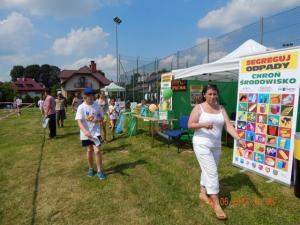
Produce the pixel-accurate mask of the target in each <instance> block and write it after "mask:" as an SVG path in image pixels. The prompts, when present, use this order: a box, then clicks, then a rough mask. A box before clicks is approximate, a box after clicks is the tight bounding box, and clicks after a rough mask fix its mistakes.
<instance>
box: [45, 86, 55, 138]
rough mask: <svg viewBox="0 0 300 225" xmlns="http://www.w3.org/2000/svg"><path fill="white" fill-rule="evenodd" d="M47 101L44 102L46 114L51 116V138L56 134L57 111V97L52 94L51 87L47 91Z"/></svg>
mask: <svg viewBox="0 0 300 225" xmlns="http://www.w3.org/2000/svg"><path fill="white" fill-rule="evenodd" d="M45 96H46V98H45V101H44V104H43V110H44V116H45V117H48V118H49V126H48V127H49V130H50V133H49V139H52V138H54V137H55V136H56V119H55V118H56V116H55V115H56V111H55V99H54V97H52V96H51V95H50V89H46V91H45Z"/></svg>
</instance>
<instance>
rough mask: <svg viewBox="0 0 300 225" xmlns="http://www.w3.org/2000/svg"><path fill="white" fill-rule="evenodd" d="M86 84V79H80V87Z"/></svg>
mask: <svg viewBox="0 0 300 225" xmlns="http://www.w3.org/2000/svg"><path fill="white" fill-rule="evenodd" d="M85 83H86V78H85V77H79V85H80V86H85Z"/></svg>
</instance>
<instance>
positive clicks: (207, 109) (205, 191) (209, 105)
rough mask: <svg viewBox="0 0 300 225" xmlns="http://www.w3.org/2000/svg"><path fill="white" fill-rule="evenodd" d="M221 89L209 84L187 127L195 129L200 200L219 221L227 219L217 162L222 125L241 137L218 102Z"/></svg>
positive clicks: (219, 153) (194, 144)
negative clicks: (221, 204)
mask: <svg viewBox="0 0 300 225" xmlns="http://www.w3.org/2000/svg"><path fill="white" fill-rule="evenodd" d="M218 94H219V91H218V88H217V86H216V85H213V84H209V85H207V86H205V87H204V88H203V91H202V98H203V99H202V100H203V102H202V103H201V104H198V105H196V106H195V107H194V109H193V110H192V112H191V115H190V118H189V122H188V127H189V128H191V129H195V133H194V137H193V147H194V151H195V154H196V157H197V160H198V162H199V164H200V167H201V171H202V173H201V177H200V195H199V198H200V199H201V200H202V201H204V202H206V203H207V204H210V205H211V206H212V207H213V210H214V212H215V214H216V217H217V218H218V219H227V217H226V214H225V213H224V211H223V209H222V208H221V206H220V203H219V197H218V193H219V178H218V169H217V165H218V161H219V158H220V155H221V135H222V129H223V126H224V127H225V129H226V131H227V132H228V133H229V134H230V135H231V136H232V137H233V138H235V139H237V140H239V136H238V134H237V132H236V130H235V129H234V127H233V126H232V124H231V123H230V120H229V117H228V115H227V113H226V110H225V109H224V108H223V107H222V106H220V105H219V104H218V102H217V98H218Z"/></svg>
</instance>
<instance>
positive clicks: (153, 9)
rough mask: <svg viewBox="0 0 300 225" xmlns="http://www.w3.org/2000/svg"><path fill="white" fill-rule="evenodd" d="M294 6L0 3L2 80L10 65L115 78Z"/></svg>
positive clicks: (233, 1)
mask: <svg viewBox="0 0 300 225" xmlns="http://www.w3.org/2000/svg"><path fill="white" fill-rule="evenodd" d="M299 5H300V0H284V1H283V0H0V81H10V76H9V73H10V70H11V69H12V67H13V66H14V65H23V66H24V67H26V66H27V65H31V64H39V65H42V64H50V65H55V66H58V67H59V68H60V69H79V68H80V67H82V66H84V65H89V63H90V60H95V61H96V63H97V69H100V70H102V71H103V72H104V73H105V74H106V76H107V77H108V78H109V79H111V80H115V79H116V25H115V24H114V22H113V18H114V17H115V16H118V17H119V18H121V20H122V23H121V24H120V25H118V27H117V29H118V51H119V54H120V55H121V57H122V58H127V59H129V60H130V59H132V60H134V59H135V58H137V57H141V58H143V59H145V60H149V61H151V60H154V59H155V58H163V57H166V56H168V55H170V54H173V53H174V52H176V51H178V50H182V49H187V48H190V47H192V46H194V45H196V44H197V43H199V41H201V40H204V39H207V38H212V37H217V36H220V35H222V34H225V33H227V32H230V31H232V30H235V29H238V28H240V27H242V26H245V25H247V24H250V23H253V22H256V21H258V20H259V18H260V17H262V16H264V17H266V16H270V15H273V14H275V13H278V12H282V11H284V10H288V9H291V8H294V7H296V6H299Z"/></svg>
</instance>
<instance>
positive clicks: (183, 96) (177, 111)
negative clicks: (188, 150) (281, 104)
mask: <svg viewBox="0 0 300 225" xmlns="http://www.w3.org/2000/svg"><path fill="white" fill-rule="evenodd" d="M208 83H213V84H216V85H217V86H218V89H219V91H220V95H219V102H220V104H221V105H223V106H224V107H225V109H226V111H227V113H228V116H230V115H231V114H232V113H234V112H235V111H236V102H237V92H238V83H237V82H207V81H197V80H188V81H187V89H186V91H174V92H173V98H172V101H173V102H172V104H173V111H174V116H175V118H177V119H179V118H180V116H184V115H190V113H191V111H192V106H191V99H190V86H191V85H203V86H204V85H206V84H208ZM299 99H300V98H299ZM299 105H300V103H299ZM299 121H300V107H299V110H298V121H297V128H296V130H297V132H300V122H299ZM174 126H175V128H178V121H177V122H175V124H174Z"/></svg>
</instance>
